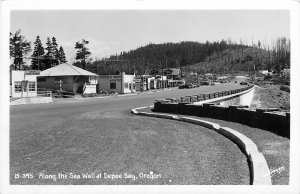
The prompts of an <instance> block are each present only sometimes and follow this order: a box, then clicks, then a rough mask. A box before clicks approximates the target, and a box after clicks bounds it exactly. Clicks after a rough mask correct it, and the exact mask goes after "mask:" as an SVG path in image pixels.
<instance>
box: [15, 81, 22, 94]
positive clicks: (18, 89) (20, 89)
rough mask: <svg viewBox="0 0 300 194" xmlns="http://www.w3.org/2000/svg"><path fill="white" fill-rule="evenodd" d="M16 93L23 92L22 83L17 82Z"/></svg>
mask: <svg viewBox="0 0 300 194" xmlns="http://www.w3.org/2000/svg"><path fill="white" fill-rule="evenodd" d="M15 92H22V82H20V81H15Z"/></svg>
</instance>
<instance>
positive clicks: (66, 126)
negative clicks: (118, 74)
mask: <svg viewBox="0 0 300 194" xmlns="http://www.w3.org/2000/svg"><path fill="white" fill-rule="evenodd" d="M226 87H229V88H233V87H240V86H239V85H237V84H232V85H230V84H222V85H221V86H220V87H219V86H218V85H216V86H214V87H201V88H195V89H191V90H172V91H168V92H156V93H148V94H140V95H134V96H124V97H111V98H104V99H90V100H85V101H83V102H71V103H51V104H40V105H20V106H14V107H11V110H10V111H11V121H10V169H11V184H249V182H250V180H249V169H248V165H247V160H246V157H245V156H244V155H243V154H242V153H241V151H240V150H239V148H238V147H237V146H236V145H235V144H233V143H232V142H231V141H230V140H228V139H226V138H225V137H223V136H221V135H219V134H217V133H216V132H214V131H210V130H207V129H206V128H202V127H199V126H196V125H193V124H188V123H181V122H178V121H170V120H168V121H166V120H164V119H157V118H146V117H143V118H141V117H139V116H134V115H132V114H130V109H131V108H133V107H138V106H142V105H150V104H152V103H153V100H154V99H158V98H165V97H173V96H183V95H190V94H199V93H202V92H207V91H209V90H214V91H216V90H217V91H222V90H224V88H225V89H226ZM17 173H21V174H22V173H32V174H33V176H34V178H33V179H27V178H25V179H15V174H17ZM58 173H63V174H67V175H68V178H67V179H56V180H55V181H54V180H53V177H52V178H51V176H48V178H47V175H58ZM70 173H73V174H78V175H82V173H96V174H100V173H101V174H102V177H101V178H98V179H97V178H90V179H87V178H86V179H84V178H82V176H81V179H79V178H78V177H77V179H76V177H75V176H72V178H71V175H70ZM125 173H127V178H125ZM140 173H142V174H140ZM109 174H114V175H115V177H117V178H114V179H112V178H110V177H111V176H108V175H109ZM120 174H121V176H122V177H121V178H118V177H120V176H119V175H120ZM129 174H133V175H135V176H136V177H138V179H135V180H134V178H133V177H129ZM143 174H144V175H143ZM39 175H40V177H39ZM104 175H106V178H105V177H104ZM151 175H152V177H154V175H156V178H151ZM159 175H160V176H159ZM49 177H50V178H49ZM149 177H150V178H149Z"/></svg>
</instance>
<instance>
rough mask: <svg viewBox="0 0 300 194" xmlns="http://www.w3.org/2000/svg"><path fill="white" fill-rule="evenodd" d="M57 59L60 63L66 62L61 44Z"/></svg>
mask: <svg viewBox="0 0 300 194" xmlns="http://www.w3.org/2000/svg"><path fill="white" fill-rule="evenodd" d="M58 52H59V61H60V63H66V62H67V59H66V55H65V52H64V49H63V47H62V46H60V47H59V51H58Z"/></svg>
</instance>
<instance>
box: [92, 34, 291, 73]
mask: <svg viewBox="0 0 300 194" xmlns="http://www.w3.org/2000/svg"><path fill="white" fill-rule="evenodd" d="M280 48H283V47H280ZM285 50H287V48H285ZM283 67H289V52H287V51H284V52H283V50H278V52H277V50H276V49H275V50H272V51H268V50H266V49H262V48H258V47H257V46H256V47H249V46H246V45H239V44H232V43H228V42H226V41H224V40H222V41H220V42H208V41H207V42H206V43H198V42H188V41H186V42H180V43H162V44H148V45H146V46H142V47H139V48H137V49H134V50H130V51H123V52H121V53H120V54H116V55H112V56H110V57H109V58H106V59H103V60H101V61H95V62H93V63H92V64H90V65H89V66H88V67H87V69H88V70H90V71H93V72H95V73H98V74H114V73H116V72H120V71H125V72H126V73H139V74H144V73H148V72H150V71H151V70H152V69H157V70H160V69H162V68H164V69H165V68H181V69H182V70H184V72H197V73H200V74H201V73H206V72H213V73H218V74H219V73H220V74H224V73H234V72H237V71H254V69H255V70H259V69H274V68H275V69H276V68H277V69H278V68H279V69H280V68H283Z"/></svg>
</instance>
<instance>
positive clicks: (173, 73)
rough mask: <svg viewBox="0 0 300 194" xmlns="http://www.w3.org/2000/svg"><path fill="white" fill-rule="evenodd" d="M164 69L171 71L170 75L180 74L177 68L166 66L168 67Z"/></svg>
mask: <svg viewBox="0 0 300 194" xmlns="http://www.w3.org/2000/svg"><path fill="white" fill-rule="evenodd" d="M166 70H171V71H172V73H171V74H170V75H179V74H180V69H179V68H168V69H165V71H166Z"/></svg>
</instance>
